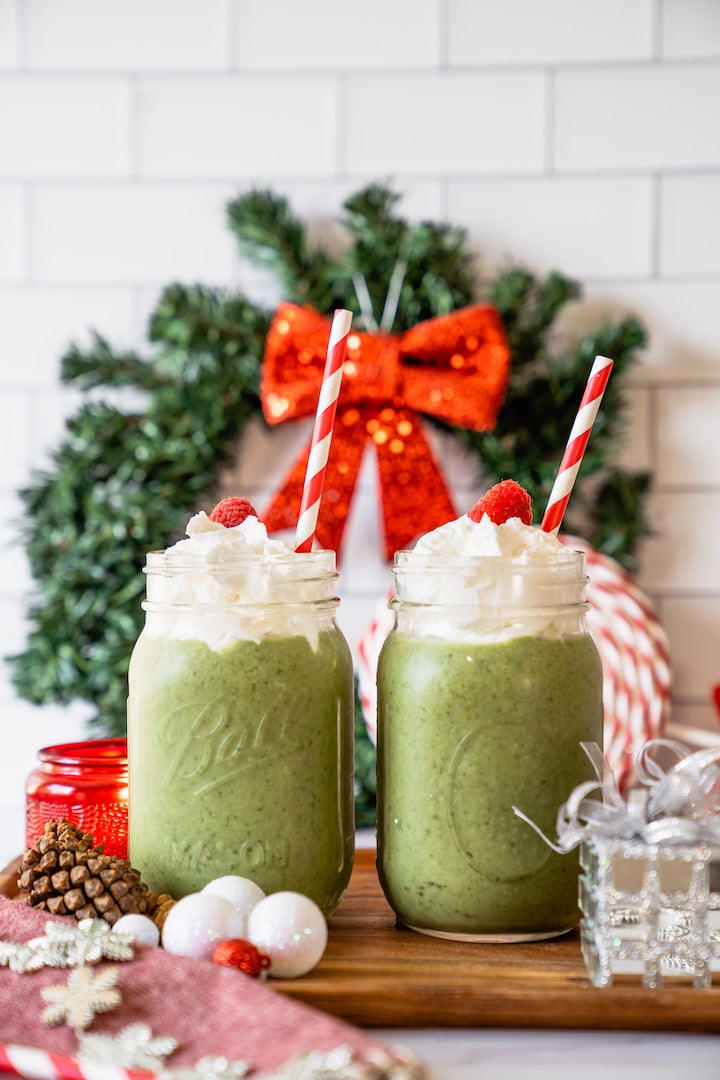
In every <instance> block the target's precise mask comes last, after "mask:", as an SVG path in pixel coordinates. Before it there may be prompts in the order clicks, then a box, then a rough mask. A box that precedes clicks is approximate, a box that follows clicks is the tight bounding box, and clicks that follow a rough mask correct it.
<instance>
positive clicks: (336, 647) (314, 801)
mask: <svg viewBox="0 0 720 1080" xmlns="http://www.w3.org/2000/svg"><path fill="white" fill-rule="evenodd" d="M129 683H130V696H129V703H128V707H129V713H128V716H129V722H128V738H129V769H130V821H129V846H130V858H131V861H132V863H133V865H134V866H136V867H137V868H138V869H139V870H140V871H141V873H142V876H143V879H144V880H145V881H146V882H147V884H148V885H149V886H150V888H152V889H154V890H156V891H162V892H169V893H171V894H172V895H173V896H175V897H179V896H182V895H184V894H186V893H188V892H196V891H198V890H200V889H201V888H202V887H203V886H204V885H205V884H207V882H208V881H210V880H211V879H212V878H215V877H219V876H222V875H225V874H238V875H240V876H242V877H249V878H251V879H252V880H253V881H255V882H257V884H258V885H260V887H261V888H262V889H263V890H264V891H265V892H268V893H269V892H276V891H278V890H282V889H291V890H294V891H297V892H301V893H304V894H305V895H307V896H309V897H311V898H312V899H313V900H314V901H315V902H316V903H317V904H318V905H319V906H320V907H321V908H322V910H323V911H324V912H326V913H329V912H330V911H332V910H333V908H335V907H336V905H337V904H338V902H339V900H340V898H341V896H342V894H343V892H344V890H345V887H346V885H347V882H348V879H349V877H350V871H351V868H352V855H353V717H352V702H353V682H352V661H351V657H350V653H349V650H348V647H347V644H346V642H345V639H344V637H343V636H342V634H341V633H340V631H339V630H338V629H337V628H336V627H335V626H334V624H332V623H330V621H329V620H326V628H322V627H321V628H320V630H319V632H318V633H316V634H315V635H314V640H313V641H311V640H309V639H308V637H306V636H303V635H300V634H298V635H296V636H295V635H293V636H287V637H273V636H262V637H260V639H259V640H257V641H254V640H242V639H241V640H235V641H232V642H230V643H228V644H226V645H225V647H222V648H217V647H210V645H209V644H207V643H206V642H205V641H202V640H193V639H192V638H180V639H177V638H172V637H169V636H165V635H163V634H159V633H157V632H155V633H152V634H150V633H148V630H147V629H146V630H145V631H144V632H143V633H142V634H141V636H140V638H139V640H138V642H137V644H136V646H135V650H134V652H133V656H132V661H131V664H130V674H129Z"/></svg>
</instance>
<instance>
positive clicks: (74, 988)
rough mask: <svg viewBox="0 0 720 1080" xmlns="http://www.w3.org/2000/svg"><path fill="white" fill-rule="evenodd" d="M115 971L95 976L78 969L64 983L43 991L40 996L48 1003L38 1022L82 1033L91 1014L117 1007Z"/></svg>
mask: <svg viewBox="0 0 720 1080" xmlns="http://www.w3.org/2000/svg"><path fill="white" fill-rule="evenodd" d="M118 977H119V976H118V971H117V970H116V968H114V967H106V968H103V969H102V970H100V971H97V973H95V972H94V971H93V969H92V968H89V967H84V966H83V967H78V968H75V969H74V971H71V972H70V975H69V976H68V981H67V982H66V983H55V984H54V985H53V986H46V987H44V988H43V989H42V990H41V991H40V993H41V994H42V997H43V1000H44V1001H47V1002H48V1008H47V1009H45V1010H44V1012H43V1013H42V1016H41V1020H42V1022H43V1023H44V1024H49V1025H50V1026H55V1025H56V1024H63V1023H65V1024H67V1025H68V1027H71V1028H75V1029H76V1030H80V1031H84V1030H85V1028H86V1027H88V1025H89V1024H91V1023H92V1021H93V1019H94V1017H95V1013H100V1012H109V1011H110V1009H114V1008H115V1007H116V1005H119V1004H120V991H119V990H118V989H116V987H117V981H118Z"/></svg>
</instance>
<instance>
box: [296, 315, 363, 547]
mask: <svg viewBox="0 0 720 1080" xmlns="http://www.w3.org/2000/svg"><path fill="white" fill-rule="evenodd" d="M351 322H352V312H350V311H346V310H345V308H339V309H338V310H337V311H336V312H335V314H334V316H333V321H332V326H331V328H330V340H329V341H328V351H327V358H326V361H325V371H324V372H323V381H322V386H321V387H320V397H319V399H318V405H317V411H316V413H315V427H314V429H313V434H312V441H311V443H310V456H309V458H308V463H307V469H306V470H305V483H304V485H303V493H302V500H301V502H300V516H299V518H298V523H297V529H296V532H295V550H296V551H311V550H312V545H313V540H314V538H315V529H316V527H317V520H318V513H319V510H320V499H321V496H322V489H323V481H324V479H325V467H326V466H327V460H328V455H329V453H330V442H331V439H332V430H333V423H334V422H335V410H336V408H337V402H338V396H339V394H340V384H341V382H342V373H343V364H344V362H345V352H346V350H347V340H348V334H349V333H350V324H351Z"/></svg>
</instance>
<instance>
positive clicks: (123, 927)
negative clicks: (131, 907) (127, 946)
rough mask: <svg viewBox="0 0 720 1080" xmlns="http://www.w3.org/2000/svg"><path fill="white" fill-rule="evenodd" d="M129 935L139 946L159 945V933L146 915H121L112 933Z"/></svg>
mask: <svg viewBox="0 0 720 1080" xmlns="http://www.w3.org/2000/svg"><path fill="white" fill-rule="evenodd" d="M115 931H117V932H118V933H119V934H130V936H131V937H133V938H134V939H135V941H137V942H138V944H140V945H159V944H160V931H159V930H158V928H157V926H156V925H155V923H154V922H153V921H152V919H149V918H148V917H147V915H121V916H120V918H119V919H118V921H117V922H116V923H115V925H114V926H113V932H115Z"/></svg>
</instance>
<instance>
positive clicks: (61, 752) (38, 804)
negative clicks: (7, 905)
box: [25, 738, 128, 859]
mask: <svg viewBox="0 0 720 1080" xmlns="http://www.w3.org/2000/svg"><path fill="white" fill-rule="evenodd" d="M37 756H38V763H37V765H36V767H35V768H34V769H33V771H32V772H31V773H30V775H29V776H28V778H27V780H26V782H25V846H26V847H28V848H30V847H34V846H35V844H36V843H37V842H38V840H39V839H40V837H41V836H42V835H43V832H44V831H45V826H46V825H47V823H48V822H49V821H52V820H53V819H54V820H55V821H57V822H58V823H59V822H60V819H61V818H66V819H67V820H68V821H69V822H70V824H71V825H76V826H77V827H78V828H80V829H82V830H83V832H87V833H90V834H91V835H92V838H93V844H94V845H95V846H96V847H97V846H98V845H99V844H102V845H103V849H104V851H105V854H106V855H116V856H117V857H118V858H120V859H126V858H127V830H128V761H127V744H126V741H125V739H112V738H111V739H88V740H87V741H85V742H73V743H61V744H58V745H56V746H45V747H43V749H42V750H39V751H38V755H37Z"/></svg>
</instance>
